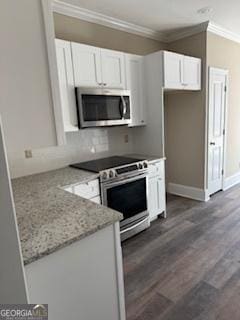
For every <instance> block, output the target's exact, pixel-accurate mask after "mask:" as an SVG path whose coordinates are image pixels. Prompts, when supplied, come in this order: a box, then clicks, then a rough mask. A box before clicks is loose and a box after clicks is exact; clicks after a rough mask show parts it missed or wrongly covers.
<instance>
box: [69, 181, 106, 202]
mask: <svg viewBox="0 0 240 320" xmlns="http://www.w3.org/2000/svg"><path fill="white" fill-rule="evenodd" d="M73 193H74V194H76V195H78V196H80V197H83V198H86V199H91V198H94V197H97V196H99V194H100V188H99V180H98V179H96V180H92V181H89V182H86V183H81V184H78V185H75V186H73Z"/></svg>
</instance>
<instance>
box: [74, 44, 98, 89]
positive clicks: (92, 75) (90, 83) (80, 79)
mask: <svg viewBox="0 0 240 320" xmlns="http://www.w3.org/2000/svg"><path fill="white" fill-rule="evenodd" d="M71 46H72V57H73V70H74V79H75V85H76V87H78V86H79V87H98V86H100V85H101V83H102V71H101V49H100V48H96V47H93V46H87V45H85V44H80V43H75V42H72V43H71Z"/></svg>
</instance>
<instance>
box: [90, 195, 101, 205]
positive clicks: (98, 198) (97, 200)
mask: <svg viewBox="0 0 240 320" xmlns="http://www.w3.org/2000/svg"><path fill="white" fill-rule="evenodd" d="M90 200H91V201H93V202H95V203H98V204H102V201H101V198H100V196H97V197H94V198H92V199H90Z"/></svg>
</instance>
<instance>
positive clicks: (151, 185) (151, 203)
mask: <svg viewBox="0 0 240 320" xmlns="http://www.w3.org/2000/svg"><path fill="white" fill-rule="evenodd" d="M157 183H158V181H157V178H156V177H152V178H149V180H148V210H149V215H150V220H153V219H154V218H156V217H157V215H158V186H157Z"/></svg>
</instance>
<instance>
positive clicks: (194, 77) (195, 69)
mask: <svg viewBox="0 0 240 320" xmlns="http://www.w3.org/2000/svg"><path fill="white" fill-rule="evenodd" d="M183 71H184V72H183V85H184V87H185V89H186V90H200V89H201V59H198V58H193V57H187V56H184V58H183Z"/></svg>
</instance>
